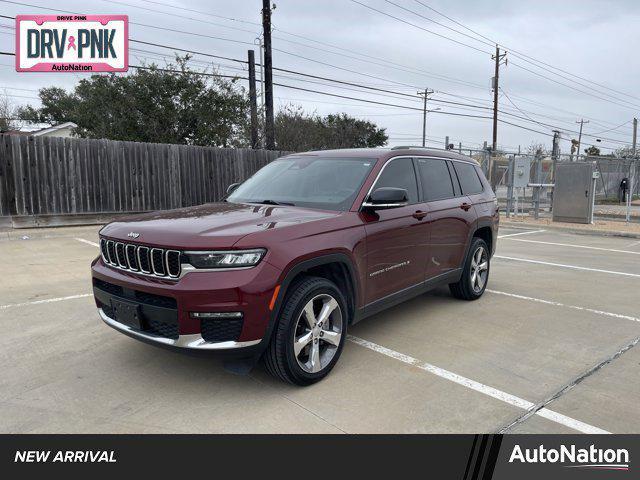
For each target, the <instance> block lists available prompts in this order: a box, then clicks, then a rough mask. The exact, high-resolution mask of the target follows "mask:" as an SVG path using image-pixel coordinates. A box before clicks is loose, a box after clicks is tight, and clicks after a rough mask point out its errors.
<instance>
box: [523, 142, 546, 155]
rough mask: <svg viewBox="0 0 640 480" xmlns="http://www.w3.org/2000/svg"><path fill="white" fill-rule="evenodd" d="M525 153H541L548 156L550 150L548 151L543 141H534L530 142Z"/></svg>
mask: <svg viewBox="0 0 640 480" xmlns="http://www.w3.org/2000/svg"><path fill="white" fill-rule="evenodd" d="M527 153H528V154H529V155H541V156H543V157H546V156H548V155H549V154H550V153H551V152H550V151H549V149H548V148H547V147H546V146H545V144H544V143H536V142H531V145H529V146H528V147H527Z"/></svg>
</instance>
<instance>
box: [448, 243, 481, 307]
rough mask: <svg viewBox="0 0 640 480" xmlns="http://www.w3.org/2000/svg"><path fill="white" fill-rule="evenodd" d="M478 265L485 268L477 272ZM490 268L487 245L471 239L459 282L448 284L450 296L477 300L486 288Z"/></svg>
mask: <svg viewBox="0 0 640 480" xmlns="http://www.w3.org/2000/svg"><path fill="white" fill-rule="evenodd" d="M479 259H480V260H479ZM478 265H479V266H482V265H484V266H485V268H483V269H481V270H478V268H477V266H478ZM490 267H491V257H490V254H489V248H488V246H487V243H486V242H485V241H484V240H483V239H481V238H479V237H473V240H472V241H471V246H470V248H469V254H468V255H467V258H466V260H465V264H464V268H463V269H462V276H461V277H460V280H458V282H456V283H450V284H449V290H450V291H451V294H452V295H453V296H454V297H456V298H459V299H461V300H477V299H479V298H480V297H481V296H482V294H483V293H484V291H485V289H486V288H487V283H488V282H489V270H490ZM474 272H475V273H476V275H475V276H474Z"/></svg>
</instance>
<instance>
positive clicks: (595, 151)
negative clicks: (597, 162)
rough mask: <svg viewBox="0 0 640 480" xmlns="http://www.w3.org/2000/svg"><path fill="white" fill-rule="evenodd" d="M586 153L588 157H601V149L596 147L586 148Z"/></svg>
mask: <svg viewBox="0 0 640 480" xmlns="http://www.w3.org/2000/svg"><path fill="white" fill-rule="evenodd" d="M584 153H586V154H587V155H589V156H591V157H599V156H600V149H599V148H598V147H596V146H595V145H591V146H590V147H589V148H585V149H584Z"/></svg>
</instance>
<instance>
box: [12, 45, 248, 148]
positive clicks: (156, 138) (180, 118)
mask: <svg viewBox="0 0 640 480" xmlns="http://www.w3.org/2000/svg"><path fill="white" fill-rule="evenodd" d="M189 59H190V57H189V56H185V57H179V56H176V62H175V64H171V63H169V64H168V65H167V66H166V67H163V68H159V67H158V66H156V65H155V64H152V65H149V66H148V67H146V66H145V68H141V69H136V70H135V71H134V72H133V73H131V74H129V75H125V76H118V75H115V74H110V75H92V76H91V77H90V78H88V79H83V80H80V82H79V83H78V85H77V86H76V87H75V89H74V90H73V91H72V92H67V91H66V90H64V89H61V88H57V87H51V88H43V89H41V90H40V93H39V95H40V99H41V102H42V107H40V108H33V107H31V106H29V107H26V108H23V109H22V110H21V111H20V112H19V114H20V117H21V118H23V119H25V120H31V121H36V122H46V123H61V122H68V121H71V122H74V123H76V124H77V125H78V128H77V129H76V133H77V134H78V135H79V136H81V137H86V138H108V139H112V140H130V141H137V142H158V143H178V144H188V145H214V146H220V147H229V146H237V145H239V144H242V143H243V142H244V138H243V131H244V128H245V124H246V122H247V113H248V101H247V96H246V94H245V92H244V90H243V89H242V88H238V87H237V86H236V84H235V79H233V80H231V81H228V80H225V79H222V78H220V77H212V76H204V75H199V74H195V73H194V72H193V71H192V70H190V69H189V66H188V62H189ZM214 73H215V72H214Z"/></svg>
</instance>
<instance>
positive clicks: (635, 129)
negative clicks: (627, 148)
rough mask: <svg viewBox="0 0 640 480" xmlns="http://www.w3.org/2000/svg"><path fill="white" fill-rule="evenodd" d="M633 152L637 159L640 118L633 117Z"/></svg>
mask: <svg viewBox="0 0 640 480" xmlns="http://www.w3.org/2000/svg"><path fill="white" fill-rule="evenodd" d="M631 154H632V155H633V158H634V159H635V158H636V156H637V155H638V119H637V118H634V119H633V143H632V144H631Z"/></svg>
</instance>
